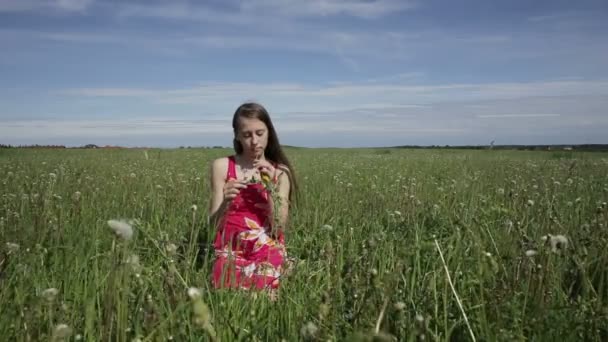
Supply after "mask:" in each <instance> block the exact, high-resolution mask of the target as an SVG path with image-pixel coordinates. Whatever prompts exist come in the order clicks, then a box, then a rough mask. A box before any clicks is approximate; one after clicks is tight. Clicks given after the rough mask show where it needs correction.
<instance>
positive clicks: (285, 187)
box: [277, 168, 291, 230]
mask: <svg viewBox="0 0 608 342" xmlns="http://www.w3.org/2000/svg"><path fill="white" fill-rule="evenodd" d="M279 169H280V170H281V171H280V172H281V173H280V174H279V176H278V183H277V195H278V196H279V198H280V200H279V208H277V210H278V212H277V214H278V215H277V219H278V222H277V223H278V228H279V229H281V230H285V228H286V227H287V224H288V221H289V189H290V187H291V183H290V181H289V175H288V172H289V170H288V169H283V168H279Z"/></svg>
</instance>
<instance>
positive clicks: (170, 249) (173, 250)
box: [165, 243, 177, 255]
mask: <svg viewBox="0 0 608 342" xmlns="http://www.w3.org/2000/svg"><path fill="white" fill-rule="evenodd" d="M165 250H166V251H167V253H168V254H169V255H173V254H175V253H176V252H177V246H176V245H175V244H174V243H170V244H168V245H167V246H165Z"/></svg>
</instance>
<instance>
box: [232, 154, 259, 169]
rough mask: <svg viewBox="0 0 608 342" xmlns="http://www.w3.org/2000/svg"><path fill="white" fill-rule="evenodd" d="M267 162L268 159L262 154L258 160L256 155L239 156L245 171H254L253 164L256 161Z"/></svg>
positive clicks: (238, 158)
mask: <svg viewBox="0 0 608 342" xmlns="http://www.w3.org/2000/svg"><path fill="white" fill-rule="evenodd" d="M256 159H257V160H261V161H262V160H266V158H265V157H264V154H261V155H260V156H259V157H258V158H256V156H255V155H250V154H245V153H241V154H238V155H237V160H238V162H239V164H240V165H241V167H242V168H245V169H253V162H254V161H255V160H256Z"/></svg>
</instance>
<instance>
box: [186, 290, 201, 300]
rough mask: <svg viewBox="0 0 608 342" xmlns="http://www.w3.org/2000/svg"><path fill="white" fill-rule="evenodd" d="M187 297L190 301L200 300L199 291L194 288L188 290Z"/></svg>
mask: <svg viewBox="0 0 608 342" xmlns="http://www.w3.org/2000/svg"><path fill="white" fill-rule="evenodd" d="M188 297H190V299H192V300H197V299H199V298H201V290H199V289H197V288H196V287H191V288H189V289H188Z"/></svg>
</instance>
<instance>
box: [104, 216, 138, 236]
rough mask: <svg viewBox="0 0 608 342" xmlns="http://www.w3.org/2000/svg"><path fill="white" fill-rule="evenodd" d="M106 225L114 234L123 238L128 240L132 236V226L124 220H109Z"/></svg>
mask: <svg viewBox="0 0 608 342" xmlns="http://www.w3.org/2000/svg"><path fill="white" fill-rule="evenodd" d="M108 226H110V228H111V229H112V230H113V231H114V234H116V235H117V236H118V237H120V238H122V239H124V240H130V239H131V238H132V237H133V227H131V225H130V224H128V223H127V222H125V221H119V220H109V221H108Z"/></svg>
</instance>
